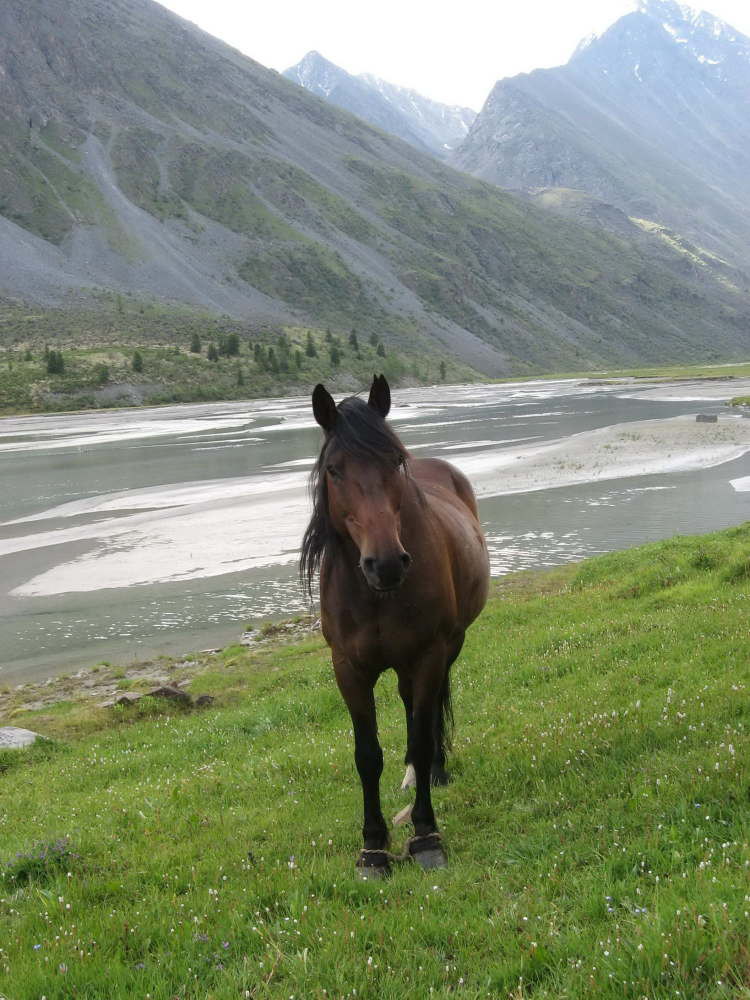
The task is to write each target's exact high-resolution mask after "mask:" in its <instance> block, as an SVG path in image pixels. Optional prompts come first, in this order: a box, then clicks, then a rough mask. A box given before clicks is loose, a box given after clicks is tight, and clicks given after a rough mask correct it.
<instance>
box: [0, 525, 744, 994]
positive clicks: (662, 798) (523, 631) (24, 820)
mask: <svg viewBox="0 0 750 1000" xmlns="http://www.w3.org/2000/svg"><path fill="white" fill-rule="evenodd" d="M749 553H750V525H744V526H742V527H740V528H735V529H731V530H729V531H725V532H721V533H718V534H714V535H711V536H705V537H698V538H681V539H673V540H671V541H668V542H662V543H659V544H657V545H650V546H646V547H643V548H640V549H635V550H631V551H628V552H621V553H615V554H612V555H609V556H605V557H601V558H598V559H594V560H589V561H587V562H585V563H583V564H580V565H578V566H570V567H566V568H564V569H559V570H556V571H554V572H552V573H539V574H526V575H523V576H522V577H520V578H519V577H516V578H515V579H508V580H505V581H502V582H501V584H500V585H499V586H500V589H499V591H498V590H497V589H496V591H495V594H494V596H493V599H492V600H491V602H490V604H489V605H488V607H487V609H486V611H485V613H484V614H483V616H482V617H481V618H480V620H479V621H478V622H477V623H476V625H475V626H474V628H473V629H472V630H471V632H470V635H469V639H468V641H467V645H466V648H465V651H464V653H463V654H462V656H461V658H460V660H459V661H458V663H457V664H456V666H455V668H454V676H455V710H456V718H457V730H456V736H455V748H454V752H453V755H452V759H451V766H452V771H453V775H454V781H453V783H452V784H451V785H450V786H449V787H448V788H446V789H439V790H437V791H436V793H435V803H436V812H437V816H438V821H439V823H440V824H441V827H442V830H443V833H444V836H445V839H446V844H447V849H448V851H449V865H450V867H449V868H448V869H447V870H446V871H442V872H434V873H430V875H429V878H428V877H427V875H426V874H425V873H423V872H422V871H421V870H419V869H416V867H415V866H408V865H404V866H401V867H398V868H397V869H396V870H395V872H394V875H393V877H392V879H391V880H390V881H389V882H388V884H386V885H377V884H372V883H361V882H358V881H357V878H356V874H355V870H354V865H353V862H354V858H355V856H356V851H357V848H358V845H359V829H358V828H359V824H360V809H361V795H360V791H359V787H358V783H357V778H356V772H355V769H354V765H353V760H352V746H351V738H350V724H349V720H348V717H347V715H346V712H345V709H344V706H343V703H342V702H341V699H340V697H339V695H338V692H337V691H336V689H335V685H334V683H333V680H332V678H331V672H330V664H329V657H328V653H327V651H326V650H325V648H324V645H323V642H322V640H321V639H320V638H319V637H315V636H313V637H311V638H309V639H306V640H304V641H303V642H301V643H291V644H288V645H282V646H278V647H267V648H264V649H248V650H242V649H240V650H236V649H235V650H224V651H223V652H222V653H219V654H216V655H213V656H211V657H209V659H208V660H207V663H206V669H205V671H203V672H201V673H200V674H196V675H195V676H194V677H193V678H192V679H191V681H190V684H189V685H187V687H188V689H189V691H190V693H191V694H192V695H193V696H194V697H197V696H198V695H200V694H203V693H209V694H212V695H214V697H215V699H216V700H215V702H214V704H213V705H212V706H211V707H209V708H207V709H181V708H179V707H178V706H176V705H174V704H170V703H166V702H161V701H158V700H157V699H143V700H142V701H141V702H139V703H137V704H136V705H135V706H133V707H131V708H126V707H118V708H108V709H105V708H100V707H89V708H86V707H85V706H84V707H83V708H82V707H81V706H80V705H78V704H77V703H76V702H73V703H72V704H71V703H70V701H69V700H66V701H63V702H61V703H60V704H58V705H56V706H48V707H46V708H45V709H41V710H37V711H30V712H21V713H19V714H16V715H15V716H14V717H13V720H12V722H13V724H14V725H17V726H24V727H27V728H30V729H36V730H37V731H40V732H42V733H45V734H47V735H50V736H52V737H53V740H52V741H51V742H43V743H41V744H37V745H35V746H32V747H30V748H29V749H28V750H26V751H15V752H14V754H15V756H11V754H10V752H5V753H4V754H3V755H2V756H1V757H0V786H2V797H3V814H2V822H1V823H0V862H2V871H3V876H2V883H0V919H2V923H3V927H4V929H5V933H4V940H3V952H2V954H0V982H1V983H2V991H3V992H4V993H5V994H7V995H8V996H12V997H24V998H25V997H39V996H41V995H45V996H47V997H50V998H51V997H61V998H62V997H64V996H72V995H77V994H80V995H85V994H92V995H93V994H94V993H97V994H98V993H102V992H104V993H106V995H107V997H108V998H110V1000H125V998H128V1000H130V998H131V997H133V996H145V995H146V994H147V993H148V994H150V995H151V996H152V997H154V998H156V997H164V998H166V997H172V996H180V997H192V998H198V997H202V998H204V997H206V996H209V995H211V996H216V997H225V996H226V997H232V996H240V997H242V996H245V995H246V994H249V995H250V996H253V997H257V998H274V1000H276V998H279V1000H281V998H288V997H289V996H292V995H293V996H305V997H307V996H309V997H324V996H335V997H344V996H350V997H351V996H355V995H356V996H357V997H359V998H363V997H364V998H372V1000H374V998H376V997H377V998H383V1000H401V998H402V997H403V995H404V989H405V988H407V989H408V990H409V991H410V992H413V993H414V994H415V995H418V996H428V995H433V996H440V997H447V996H452V995H454V994H457V995H461V996H466V997H470V998H472V1000H478V998H479V997H484V996H486V995H488V994H489V995H490V996H498V997H500V996H502V997H504V996H514V997H525V996H527V995H529V994H530V993H531V992H533V993H534V995H536V996H539V997H543V996H547V997H560V996H566V997H569V998H571V1000H579V998H580V1000H583V998H585V997H590V996H596V997H601V998H605V1000H615V998H616V1000H621V998H623V997H626V998H632V1000H635V998H638V997H642V996H649V997H661V996H664V997H666V996H675V995H679V996H683V997H690V998H691V1000H718V998H722V1000H729V998H734V997H737V996H739V995H741V993H742V991H743V989H744V988H745V985H746V949H747V939H748V933H750V924H749V923H748V916H747V902H746V899H745V897H746V893H747V867H748V865H750V838H749V837H748V831H749V830H750V802H749V801H748V798H747V795H746V789H747V787H748V783H749V782H750V765H749V764H748V761H750V729H749V728H748V726H747V725H746V722H747V719H746V716H747V715H748V710H747V698H746V694H747V690H748V685H749V684H750V673H749V672H748V661H747V602H748V600H749V599H750V570H749V569H748V565H749V563H748V559H749ZM378 695H379V698H378V702H379V721H380V733H381V740H382V743H383V746H384V750H385V756H386V770H385V773H384V778H383V799H384V808H385V810H386V814H387V815H389V816H390V815H393V813H395V812H396V811H398V810H400V809H401V808H402V807H403V805H404V804H405V801H406V800H405V798H404V796H403V794H402V793H400V792H399V791H398V784H399V782H400V778H401V774H402V770H403V766H402V756H403V742H404V726H403V711H402V708H401V706H400V703H399V701H398V698H397V694H396V691H395V685H394V684H393V683H392V678H391V677H390V676H386V677H384V678H383V679H382V681H381V684H380V685H379V688H378ZM405 836H406V834H405V833H403V832H402V831H401V830H400V828H398V829H396V830H395V831H394V840H395V841H396V843H395V845H394V847H396V848H398V847H400V846H401V843H402V841H403V839H404V837H405ZM40 900H41V901H42V902H41V903H40ZM355 991H356V992H355Z"/></svg>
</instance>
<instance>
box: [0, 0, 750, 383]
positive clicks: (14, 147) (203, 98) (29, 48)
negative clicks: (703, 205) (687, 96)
mask: <svg viewBox="0 0 750 1000" xmlns="http://www.w3.org/2000/svg"><path fill="white" fill-rule="evenodd" d="M0 67H2V68H3V73H2V74H0V255H2V258H3V260H4V262H5V263H4V266H3V269H2V272H0V296H3V295H4V296H5V297H6V298H9V297H11V298H12V297H15V298H18V299H23V300H26V301H28V302H31V303H41V304H44V303H45V302H46V303H53V304H58V305H59V304H60V303H64V302H65V301H66V300H67V299H68V298H70V297H71V296H73V297H75V296H79V297H80V296H82V295H83V296H88V297H89V299H91V300H92V301H95V299H96V296H97V295H99V294H101V293H102V292H103V291H104V292H107V293H115V294H120V293H123V294H127V293H130V294H132V295H135V296H139V295H145V296H153V297H156V298H159V299H161V300H164V301H174V302H179V303H186V304H189V305H193V306H197V307H200V308H208V309H210V310H211V311H212V312H214V313H227V314H229V315H231V316H234V317H238V318H242V319H250V318H252V319H253V320H255V321H257V322H268V323H277V324H281V325H284V324H296V325H301V324H305V323H315V324H316V325H317V326H318V327H326V326H331V327H333V328H335V329H336V330H337V331H342V332H344V333H346V332H347V331H348V330H350V329H351V328H352V327H356V328H357V329H358V330H359V331H360V332H362V333H364V334H365V335H366V336H369V335H370V334H377V336H378V337H379V338H381V339H383V340H384V341H385V342H386V343H387V344H388V345H391V346H395V347H398V345H399V344H401V345H408V347H409V349H410V350H411V351H412V352H424V353H425V354H428V355H430V354H433V355H434V354H435V353H441V354H444V353H447V354H449V355H450V356H452V357H455V358H457V359H460V360H461V361H463V362H464V363H466V364H469V365H472V366H474V367H475V368H476V369H477V370H479V371H481V372H483V373H485V374H489V375H502V374H526V373H530V372H539V371H550V370H558V371H559V370H581V369H582V368H586V367H597V366H603V365H613V364H617V365H619V366H621V367H623V366H632V365H633V364H635V363H639V362H642V361H648V362H656V361H689V360H698V361H703V360H716V359H721V360H728V359H731V358H739V357H742V356H743V355H744V354H745V353H746V329H747V325H748V317H750V292H749V290H748V287H747V281H746V278H745V277H743V275H742V274H741V273H740V272H739V271H737V270H736V268H734V269H733V268H732V267H731V266H729V265H725V264H723V263H721V262H718V261H716V260H714V259H712V258H711V257H710V256H709V255H706V254H704V253H703V251H701V250H700V248H699V247H692V246H691V245H689V244H688V243H685V242H684V241H683V242H680V239H679V238H676V237H673V236H670V235H669V233H667V232H665V231H658V232H657V231H651V230H647V229H644V228H643V227H639V226H637V225H635V224H633V223H631V222H629V221H627V220H626V223H624V224H623V226H622V227H621V231H620V232H618V233H617V234H614V235H613V234H612V233H611V232H609V231H607V229H606V227H599V228H597V227H594V226H589V225H581V224H580V223H579V220H577V219H576V218H573V219H571V218H564V217H560V216H559V214H558V215H556V214H554V213H551V212H549V211H548V210H547V209H546V207H544V206H542V207H540V206H537V205H536V204H534V203H533V201H532V200H528V199H526V198H523V199H519V198H517V197H514V196H513V195H510V194H508V193H506V192H503V191H501V190H499V189H498V188H496V187H493V186H492V185H489V184H486V183H483V182H481V181H479V180H476V179H473V178H470V177H468V176H467V175H465V174H462V173H459V172H456V171H455V170H452V169H450V168H449V167H447V166H445V165H443V164H441V163H440V162H438V161H437V160H436V159H435V158H434V157H433V156H431V155H429V154H427V153H420V152H419V151H418V150H415V149H414V148H412V147H411V146H408V145H407V144H405V143H404V142H402V141H401V140H399V139H398V138H394V137H392V136H390V135H388V134H387V133H385V132H383V131H381V130H378V129H376V128H373V127H371V126H370V125H368V124H367V123H365V122H363V121H362V120H360V119H357V118H355V117H354V116H352V115H351V114H348V113H346V112H344V111H341V110H339V109H337V108H336V107H334V106H332V105H331V104H329V103H326V102H324V101H322V100H320V99H318V98H316V97H315V96H313V95H311V94H309V93H308V92H306V91H305V90H304V89H302V88H301V87H299V86H296V85H294V84H293V83H291V82H289V81H288V80H286V79H285V78H283V77H282V76H281V75H279V74H277V73H275V72H273V71H270V70H267V69H266V68H264V67H262V66H260V64H258V63H255V62H254V61H253V60H251V59H248V58H247V57H245V56H243V55H241V54H240V53H239V52H237V51H236V50H234V49H231V48H230V47H229V46H226V45H224V43H222V42H219V41H218V40H216V39H213V38H211V37H210V36H208V35H206V34H205V33H203V32H201V31H200V30H199V29H197V28H195V27H194V26H192V25H190V24H189V23H188V22H185V21H182V20H181V19H179V18H177V17H175V16H174V15H172V14H171V13H170V12H168V11H166V10H165V9H163V8H161V7H159V6H158V5H157V4H154V3H151V2H150V0H106V2H93V0H69V2H67V3H62V2H60V0H6V3H5V4H4V5H3V6H2V7H1V8H0ZM600 214H601V215H602V217H604V215H606V212H603V213H600ZM0 335H2V326H0Z"/></svg>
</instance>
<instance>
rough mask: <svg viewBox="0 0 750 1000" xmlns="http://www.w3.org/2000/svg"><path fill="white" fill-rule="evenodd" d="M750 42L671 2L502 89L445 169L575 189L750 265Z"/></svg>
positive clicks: (659, 0)
mask: <svg viewBox="0 0 750 1000" xmlns="http://www.w3.org/2000/svg"><path fill="white" fill-rule="evenodd" d="M748 93H750V39H747V38H746V37H745V36H743V35H742V34H741V33H740V32H737V31H735V30H734V29H733V28H731V26H729V25H726V24H725V23H724V22H722V21H720V20H719V19H718V18H715V17H714V16H713V15H710V14H706V13H705V12H693V11H691V10H690V9H689V8H686V7H681V6H680V5H678V4H676V3H674V2H672V0H643V2H641V3H640V5H639V7H638V9H637V10H636V11H633V12H632V13H629V14H626V15H624V16H623V17H621V18H620V19H618V20H617V21H616V22H615V23H614V24H613V25H611V26H610V27H609V28H608V29H607V30H606V31H604V32H602V33H601V34H599V35H597V36H595V37H594V38H593V39H588V40H585V41H584V44H581V45H579V46H578V48H577V49H576V51H575V52H574V54H573V56H572V57H571V59H570V60H569V62H568V63H567V64H566V65H565V66H562V67H556V68H554V69H549V70H535V71H533V72H532V73H528V74H519V75H518V76H515V77H510V78H507V79H504V80H500V81H498V82H497V84H496V85H495V87H494V88H493V90H492V92H491V93H490V95H489V97H488V99H487V102H486V103H485V105H484V107H483V108H482V110H481V111H480V113H479V115H478V116H477V118H476V119H475V121H474V123H473V125H472V127H471V129H470V131H469V135H468V136H467V138H466V140H465V141H464V143H462V145H461V146H460V147H459V148H458V149H457V150H456V151H455V152H454V154H453V155H452V157H451V159H450V162H451V163H452V164H453V165H454V166H457V167H459V169H463V170H467V171H468V172H470V173H472V174H473V175H475V176H478V177H482V178H483V179H485V180H489V181H491V182H493V183H497V184H499V185H500V186H503V187H506V188H511V189H516V190H533V189H537V188H543V187H560V188H571V189H580V190H583V191H586V192H587V193H589V194H590V195H592V196H593V197H595V198H600V199H603V200H605V201H609V202H611V203H612V204H613V205H615V206H616V207H618V208H620V209H622V210H623V211H625V212H626V213H627V214H628V215H630V216H635V217H645V218H647V219H648V220H650V221H653V222H656V223H658V224H663V225H667V226H670V227H672V228H675V229H677V230H678V231H680V232H682V233H683V234H684V235H685V236H687V237H688V238H690V239H692V240H694V241H695V242H697V243H698V244H700V245H702V246H704V247H705V248H706V249H707V250H708V251H710V252H713V253H716V254H719V255H720V256H725V257H727V259H728V260H730V261H732V262H733V263H734V264H736V265H740V266H742V267H746V266H748V265H749V264H750V251H749V250H748V247H750V212H749V211H748V207H747V206H748V199H749V198H750V107H749V106H748V101H747V94H748Z"/></svg>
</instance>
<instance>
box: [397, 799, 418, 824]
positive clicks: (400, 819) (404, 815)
mask: <svg viewBox="0 0 750 1000" xmlns="http://www.w3.org/2000/svg"><path fill="white" fill-rule="evenodd" d="M413 808H414V805H413V803H409V805H408V806H404V808H403V809H402V810H401V812H397V813H396V815H395V816H394V817H393V825H394V826H401V825H402V824H404V823H408V822H409V820H410V819H411V811H412V809H413Z"/></svg>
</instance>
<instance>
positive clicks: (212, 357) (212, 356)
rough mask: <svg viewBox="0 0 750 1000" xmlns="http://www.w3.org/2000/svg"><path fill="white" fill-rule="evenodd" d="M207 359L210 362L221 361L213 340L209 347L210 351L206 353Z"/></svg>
mask: <svg viewBox="0 0 750 1000" xmlns="http://www.w3.org/2000/svg"><path fill="white" fill-rule="evenodd" d="M206 357H207V358H208V360H209V361H218V360H219V352H218V351H217V350H216V348H215V346H214V342H213V340H212V341H211V343H210V344H209V345H208V350H207V351H206Z"/></svg>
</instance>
